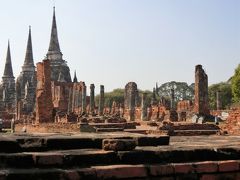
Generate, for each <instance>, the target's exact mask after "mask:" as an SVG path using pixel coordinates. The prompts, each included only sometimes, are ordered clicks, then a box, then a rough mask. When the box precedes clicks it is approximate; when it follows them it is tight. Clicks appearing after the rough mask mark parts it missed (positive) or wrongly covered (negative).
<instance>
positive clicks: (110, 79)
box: [0, 0, 240, 93]
mask: <svg viewBox="0 0 240 180" xmlns="http://www.w3.org/2000/svg"><path fill="white" fill-rule="evenodd" d="M53 5H54V1H52V0H38V1H37V0H0V76H2V74H3V67H4V63H5V58H6V51H7V40H8V39H10V45H11V55H12V63H13V71H14V75H15V77H17V76H18V75H19V73H20V70H21V66H22V64H23V61H24V57H25V50H26V43H27V36H28V26H29V25H31V26H32V41H33V53H34V61H35V63H36V62H39V61H42V59H43V58H44V56H45V54H46V52H47V50H48V45H49V38H50V31H51V22H52V11H53ZM55 6H56V17H57V26H58V36H59V42H60V47H61V50H62V53H63V57H64V59H65V60H67V62H68V65H69V67H70V69H71V74H72V75H73V72H74V70H76V71H77V76H78V80H82V81H85V82H86V84H87V86H89V85H90V84H91V83H94V84H95V86H97V87H98V86H99V85H100V84H104V85H105V89H106V91H110V90H112V89H115V88H123V87H124V86H125V84H126V83H127V82H129V81H135V82H136V83H137V84H138V88H140V89H143V90H145V89H149V90H151V89H152V87H153V86H155V82H158V83H159V84H162V83H165V82H168V81H172V80H175V81H185V82H187V83H192V82H194V67H195V65H196V64H202V65H203V66H204V68H205V70H206V72H207V74H208V76H209V84H213V83H218V82H220V81H226V80H227V79H228V78H229V77H230V76H231V75H232V74H233V73H234V69H235V67H236V66H237V65H238V64H239V63H240V1H239V0H55ZM96 93H97V92H96Z"/></svg>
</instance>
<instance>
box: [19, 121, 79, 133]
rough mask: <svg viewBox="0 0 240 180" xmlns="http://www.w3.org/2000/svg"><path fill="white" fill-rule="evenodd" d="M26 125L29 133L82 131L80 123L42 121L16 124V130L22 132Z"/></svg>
mask: <svg viewBox="0 0 240 180" xmlns="http://www.w3.org/2000/svg"><path fill="white" fill-rule="evenodd" d="M24 126H25V127H26V130H27V132H28V133H34V132H38V133H70V132H80V131H79V125H78V124H76V123H74V124H71V123H64V124H62V123H42V124H40V125H32V124H30V125H23V124H16V126H15V132H22V130H23V127H24Z"/></svg>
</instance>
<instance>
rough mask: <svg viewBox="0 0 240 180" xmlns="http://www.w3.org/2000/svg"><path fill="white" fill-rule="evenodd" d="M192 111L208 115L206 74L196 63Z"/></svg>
mask: <svg viewBox="0 0 240 180" xmlns="http://www.w3.org/2000/svg"><path fill="white" fill-rule="evenodd" d="M194 112H195V113H196V114H201V115H208V114H209V105H208V76H207V74H206V73H205V71H204V70H203V68H202V65H197V66H196V68H195V100H194Z"/></svg>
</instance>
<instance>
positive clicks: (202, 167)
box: [194, 161, 218, 173]
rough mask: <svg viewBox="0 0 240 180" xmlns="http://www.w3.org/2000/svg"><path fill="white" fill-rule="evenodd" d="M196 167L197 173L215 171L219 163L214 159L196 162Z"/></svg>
mask: <svg viewBox="0 0 240 180" xmlns="http://www.w3.org/2000/svg"><path fill="white" fill-rule="evenodd" d="M194 167H195V169H196V172H197V173H213V172H217V171H218V164H217V163H216V162H212V161H209V162H208V161H205V162H199V163H195V164H194Z"/></svg>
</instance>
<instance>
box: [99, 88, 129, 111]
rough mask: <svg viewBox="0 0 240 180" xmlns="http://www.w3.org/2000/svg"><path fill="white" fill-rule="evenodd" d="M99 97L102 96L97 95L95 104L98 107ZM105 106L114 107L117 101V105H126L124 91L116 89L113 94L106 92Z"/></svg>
mask: <svg viewBox="0 0 240 180" xmlns="http://www.w3.org/2000/svg"><path fill="white" fill-rule="evenodd" d="M99 96H100V95H97V96H96V97H95V102H96V104H97V105H98V103H99ZM104 99H105V101H104V103H105V104H104V105H105V106H106V107H111V106H112V103H113V101H115V102H116V103H118V104H120V103H121V104H123V103H124V89H120V88H119V89H114V90H113V91H112V92H106V93H104Z"/></svg>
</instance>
